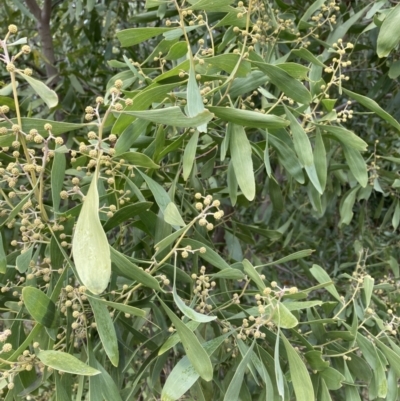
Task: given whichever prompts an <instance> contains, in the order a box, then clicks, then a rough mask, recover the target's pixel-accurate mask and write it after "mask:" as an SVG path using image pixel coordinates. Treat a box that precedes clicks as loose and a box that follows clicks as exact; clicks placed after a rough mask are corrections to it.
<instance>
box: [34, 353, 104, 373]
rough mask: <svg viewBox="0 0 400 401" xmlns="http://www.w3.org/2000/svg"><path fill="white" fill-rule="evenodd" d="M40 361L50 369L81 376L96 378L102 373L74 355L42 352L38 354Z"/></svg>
mask: <svg viewBox="0 0 400 401" xmlns="http://www.w3.org/2000/svg"><path fill="white" fill-rule="evenodd" d="M37 357H38V358H39V359H40V361H41V362H42V363H43V364H44V365H46V366H49V367H50V368H53V369H56V370H59V371H61V372H66V373H72V374H74V375H79V376H94V375H98V374H100V373H101V372H100V371H98V370H97V369H94V368H92V367H91V366H88V365H86V364H85V363H83V362H82V361H81V360H79V359H78V358H75V357H74V356H73V355H71V354H68V353H66V352H61V351H40V352H39V353H38V354H37Z"/></svg>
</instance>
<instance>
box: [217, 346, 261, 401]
mask: <svg viewBox="0 0 400 401" xmlns="http://www.w3.org/2000/svg"><path fill="white" fill-rule="evenodd" d="M254 344H255V341H253V343H252V344H251V347H250V348H249V349H248V351H247V352H246V355H245V356H244V357H243V359H242V360H241V361H240V363H239V366H238V367H237V369H236V371H235V374H234V375H233V377H232V380H231V381H230V383H229V386H228V389H227V390H226V393H225V396H224V401H237V400H238V399H239V393H240V388H241V387H242V382H243V378H244V373H245V371H246V369H247V365H248V363H249V362H250V360H251V354H252V353H253V348H254Z"/></svg>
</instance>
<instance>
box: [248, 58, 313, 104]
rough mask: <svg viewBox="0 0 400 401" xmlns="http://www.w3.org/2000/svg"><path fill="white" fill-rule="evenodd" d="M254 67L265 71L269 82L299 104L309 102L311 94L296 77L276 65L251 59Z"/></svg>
mask: <svg viewBox="0 0 400 401" xmlns="http://www.w3.org/2000/svg"><path fill="white" fill-rule="evenodd" d="M252 64H254V65H255V66H256V67H258V68H259V69H260V70H261V71H263V72H265V73H266V74H267V75H268V77H269V79H270V81H271V83H273V84H274V85H275V86H277V87H278V88H279V89H280V90H281V91H282V92H283V93H284V94H285V95H286V96H288V97H290V98H291V99H293V100H294V101H296V102H299V103H301V104H308V103H310V102H311V94H310V92H309V91H308V90H307V89H306V87H305V86H304V85H303V84H302V83H301V82H300V81H298V80H297V79H295V78H293V77H291V76H290V75H289V74H288V73H287V72H286V71H283V70H282V69H281V68H279V67H278V66H276V65H272V64H267V63H260V62H257V61H252Z"/></svg>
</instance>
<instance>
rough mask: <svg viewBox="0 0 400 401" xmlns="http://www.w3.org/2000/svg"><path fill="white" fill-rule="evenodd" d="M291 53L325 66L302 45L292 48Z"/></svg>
mask: <svg viewBox="0 0 400 401" xmlns="http://www.w3.org/2000/svg"><path fill="white" fill-rule="evenodd" d="M291 53H292V54H294V55H296V56H297V57H300V58H302V59H304V60H307V61H309V62H310V63H313V64H315V65H318V66H319V67H325V64H324V63H323V62H322V61H321V60H320V59H319V58H317V57H315V56H314V54H312V53H311V52H310V51H309V50H307V49H306V48H304V47H303V48H301V49H294V50H292V51H291Z"/></svg>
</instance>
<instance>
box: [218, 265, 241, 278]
mask: <svg viewBox="0 0 400 401" xmlns="http://www.w3.org/2000/svg"><path fill="white" fill-rule="evenodd" d="M212 278H213V279H216V278H227V279H231V280H241V279H244V274H243V273H242V272H241V271H240V270H239V269H233V268H232V267H228V268H227V269H224V270H221V271H219V272H218V273H215V274H213V275H212Z"/></svg>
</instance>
